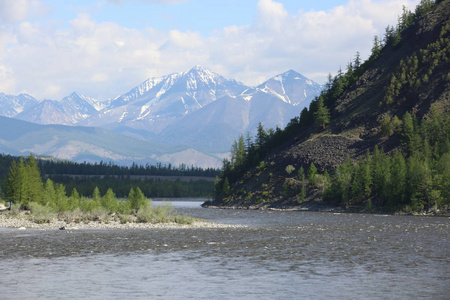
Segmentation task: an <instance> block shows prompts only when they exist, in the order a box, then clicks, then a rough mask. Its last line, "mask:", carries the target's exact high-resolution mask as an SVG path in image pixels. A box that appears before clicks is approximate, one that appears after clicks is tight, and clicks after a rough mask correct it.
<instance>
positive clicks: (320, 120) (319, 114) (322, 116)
mask: <svg viewBox="0 0 450 300" xmlns="http://www.w3.org/2000/svg"><path fill="white" fill-rule="evenodd" d="M314 118H315V121H316V123H317V124H318V125H319V126H320V127H321V128H322V129H325V127H326V126H327V125H328V123H330V111H329V110H328V108H327V107H326V106H325V105H324V102H323V98H322V97H319V100H318V101H317V110H316V112H315V113H314Z"/></svg>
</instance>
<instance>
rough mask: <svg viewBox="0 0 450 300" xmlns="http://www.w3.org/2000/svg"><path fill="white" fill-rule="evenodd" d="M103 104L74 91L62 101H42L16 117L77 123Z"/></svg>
mask: <svg viewBox="0 0 450 300" xmlns="http://www.w3.org/2000/svg"><path fill="white" fill-rule="evenodd" d="M102 105H103V104H102V102H99V101H97V100H95V99H92V98H89V97H86V96H83V95H80V94H78V93H76V92H74V93H72V94H70V95H69V96H67V97H65V98H64V99H62V100H61V101H55V100H44V101H41V102H39V103H37V104H35V105H33V106H32V107H30V108H29V109H27V110H24V111H23V112H21V113H20V114H18V115H16V116H15V118H16V119H19V120H23V121H28V122H33V123H38V124H60V125H76V124H78V123H79V122H80V121H82V120H85V119H87V118H90V117H92V116H93V115H95V114H97V112H98V110H100V109H102V108H103V107H104V106H102Z"/></svg>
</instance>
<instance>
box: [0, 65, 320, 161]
mask: <svg viewBox="0 0 450 300" xmlns="http://www.w3.org/2000/svg"><path fill="white" fill-rule="evenodd" d="M321 90H322V86H320V85H319V84H317V83H314V82H313V81H311V80H309V79H308V78H306V77H304V76H303V75H301V74H300V73H297V72H295V71H293V70H289V71H287V72H285V73H282V74H279V75H276V76H274V77H273V78H271V79H269V80H268V81H266V82H264V83H263V84H261V85H259V86H257V87H248V86H245V85H244V84H242V83H240V82H238V81H236V80H232V79H226V78H224V77H223V76H221V75H218V74H216V73H214V72H211V71H208V70H206V69H204V68H202V67H200V66H196V67H193V68H192V69H190V70H189V71H187V72H180V73H173V74H170V75H167V76H161V77H154V78H149V79H147V80H146V81H144V82H143V83H142V84H140V85H138V86H137V87H135V88H133V89H131V90H130V91H129V92H127V93H125V94H123V95H121V96H118V97H116V98H114V99H112V100H108V101H98V100H96V99H92V98H89V97H86V96H82V95H80V94H78V93H76V92H74V93H72V94H71V95H69V96H67V97H65V98H64V99H62V100H61V101H55V100H44V101H40V102H39V101H37V100H36V99H34V98H32V97H31V96H24V95H20V96H9V95H4V94H2V95H3V99H9V100H7V101H5V100H4V101H2V102H0V105H2V108H3V110H4V113H3V115H4V116H7V117H14V118H17V119H19V120H23V121H28V122H33V123H37V124H60V125H77V126H88V127H101V128H105V129H108V130H113V131H115V132H117V133H120V134H123V135H127V136H129V137H132V138H135V139H139V140H145V141H152V142H155V143H166V144H169V145H172V146H176V145H180V144H182V145H185V146H187V147H189V148H195V149H198V150H199V151H201V152H208V153H213V154H214V155H215V154H217V153H226V152H229V149H230V146H231V144H232V143H233V141H234V139H236V137H237V136H239V134H241V133H246V132H249V133H251V134H255V133H256V128H257V126H258V124H259V123H263V124H264V125H265V126H266V127H276V126H278V127H280V128H283V127H284V126H286V124H287V122H288V121H289V120H290V119H291V118H293V117H296V116H298V115H299V114H300V111H301V110H302V109H303V108H304V107H307V106H309V104H310V102H311V101H312V99H314V98H315V97H316V96H318V95H319V94H320V91H321ZM27 97H28V98H29V99H28V98H27ZM25 100H26V101H25ZM25 104H26V105H25Z"/></svg>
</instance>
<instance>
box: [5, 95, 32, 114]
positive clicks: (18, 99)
mask: <svg viewBox="0 0 450 300" xmlns="http://www.w3.org/2000/svg"><path fill="white" fill-rule="evenodd" d="M38 102H39V101H38V100H37V99H35V98H33V97H31V96H30V95H27V94H20V95H18V96H14V95H6V94H4V93H0V116H4V117H10V118H13V117H15V116H17V115H18V114H20V113H21V112H23V111H26V110H28V109H30V108H31V107H33V106H34V105H36V104H37V103H38Z"/></svg>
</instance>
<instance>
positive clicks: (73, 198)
mask: <svg viewBox="0 0 450 300" xmlns="http://www.w3.org/2000/svg"><path fill="white" fill-rule="evenodd" d="M67 205H68V210H71V211H73V210H75V209H77V208H78V207H79V206H80V194H78V191H77V189H76V188H73V190H72V193H71V194H70V197H69V199H68V202H67Z"/></svg>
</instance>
